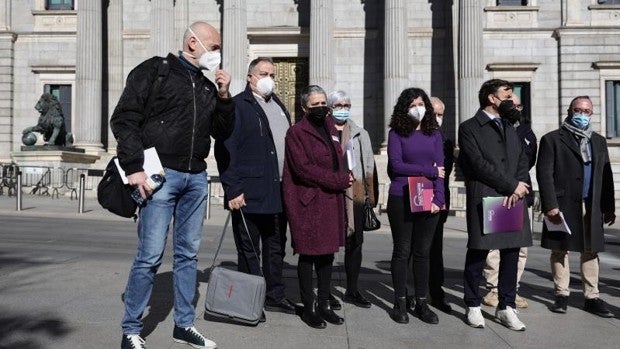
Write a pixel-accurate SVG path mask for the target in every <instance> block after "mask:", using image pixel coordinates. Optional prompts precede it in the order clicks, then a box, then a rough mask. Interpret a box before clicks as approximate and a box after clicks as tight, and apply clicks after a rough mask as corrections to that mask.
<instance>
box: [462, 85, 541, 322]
mask: <svg viewBox="0 0 620 349" xmlns="http://www.w3.org/2000/svg"><path fill="white" fill-rule="evenodd" d="M511 96H512V84H511V83H510V82H508V81H505V80H499V79H493V80H489V81H486V82H485V83H484V84H482V87H481V88H480V91H479V93H478V99H479V102H480V109H479V110H478V112H477V113H476V115H474V117H472V118H471V119H469V120H466V121H464V122H463V123H461V125H460V127H459V137H458V140H459V148H460V152H459V165H460V166H461V169H462V170H463V174H464V176H465V186H466V192H467V233H468V241H467V255H466V258H465V270H464V279H465V280H464V281H465V282H464V286H465V295H464V301H465V304H466V305H467V322H468V324H469V325H470V326H472V327H477V328H482V327H484V325H485V323H484V317H483V316H482V312H481V309H480V302H481V300H482V297H481V296H480V291H479V286H480V281H481V279H482V269H483V267H484V264H485V260H486V257H487V254H488V252H489V250H491V249H498V250H500V265H499V282H498V296H499V297H498V298H499V304H498V306H497V309H496V312H495V316H496V318H497V319H498V320H499V321H500V322H501V323H502V324H504V325H505V326H506V327H508V328H510V329H512V330H515V331H523V330H525V325H524V324H523V323H522V322H521V321H520V320H519V318H518V317H517V315H516V311H515V296H516V291H517V262H518V259H519V249H520V248H521V247H524V246H531V245H532V234H531V231H530V224H529V218H528V215H527V209H526V205H523V206H522V207H523V208H522V209H523V211H524V212H523V215H524V217H525V219H524V222H523V227H522V228H521V230H518V231H512V232H507V233H495V234H493V233H492V234H484V233H483V221H482V217H483V212H482V199H483V198H484V197H504V205H505V206H507V207H508V208H512V207H513V206H514V205H515V204H516V203H517V202H518V201H519V200H523V199H524V197H525V196H526V195H527V193H528V192H529V191H528V188H529V186H528V185H527V183H525V181H526V180H527V174H528V159H527V156H525V154H524V153H523V151H522V148H521V142H520V140H519V136H518V135H517V131H516V130H515V128H514V127H512V126H509V125H506V124H505V122H504V121H503V120H502V119H501V118H500V117H499V110H500V109H502V108H503V107H505V104H512V100H511V99H510V98H511ZM513 209H514V208H513Z"/></svg>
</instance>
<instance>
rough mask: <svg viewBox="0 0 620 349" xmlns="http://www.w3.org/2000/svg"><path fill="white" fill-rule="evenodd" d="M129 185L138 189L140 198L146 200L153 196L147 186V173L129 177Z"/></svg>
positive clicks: (133, 174)
mask: <svg viewBox="0 0 620 349" xmlns="http://www.w3.org/2000/svg"><path fill="white" fill-rule="evenodd" d="M127 183H128V184H129V185H131V186H132V187H136V188H138V191H139V192H140V196H142V198H143V199H146V198H147V197H149V196H150V195H151V188H150V187H149V186H148V185H147V184H146V173H144V171H141V172H136V173H132V174H130V175H129V176H127Z"/></svg>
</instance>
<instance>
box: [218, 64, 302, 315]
mask: <svg viewBox="0 0 620 349" xmlns="http://www.w3.org/2000/svg"><path fill="white" fill-rule="evenodd" d="M275 76H276V74H275V66H274V64H273V60H272V59H271V58H268V57H258V58H256V59H254V60H252V62H250V66H249V68H248V74H247V84H246V87H245V90H244V91H243V92H241V93H239V94H238V95H236V96H235V97H234V98H233V100H234V101H235V126H234V129H233V132H232V135H231V136H230V138H228V139H227V140H226V141H225V142H223V143H222V142H218V143H216V151H215V153H216V157H217V160H218V167H219V171H220V178H221V180H222V185H223V187H224V202H225V206H226V208H227V209H229V210H230V211H231V214H232V226H233V234H234V238H235V244H236V246H237V261H238V264H237V265H238V270H239V271H241V272H244V273H248V274H253V275H260V273H261V267H260V258H258V253H259V252H260V245H259V241H261V242H262V266H263V269H262V272H263V275H264V277H265V281H266V282H267V299H266V301H265V309H266V310H268V311H278V312H283V313H288V314H295V304H293V303H292V302H291V301H289V300H288V299H287V298H286V295H285V292H284V291H285V290H284V283H283V282H282V264H283V259H284V247H285V245H286V224H287V220H286V215H285V214H284V208H283V204H282V185H281V181H282V168H283V166H284V137H285V136H286V131H287V130H288V128H289V127H290V125H291V117H290V115H289V113H288V111H287V110H286V107H285V106H284V104H283V103H282V102H281V101H280V99H279V98H278V96H276V94H275V93H274V88H275V81H274V78H275ZM244 219H245V222H246V223H247V229H248V231H246V228H245V225H244ZM255 249H256V252H255ZM261 320H262V321H265V315H264V314H263V318H262V319H261Z"/></svg>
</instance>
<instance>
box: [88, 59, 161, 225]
mask: <svg viewBox="0 0 620 349" xmlns="http://www.w3.org/2000/svg"><path fill="white" fill-rule="evenodd" d="M169 72H170V65H169V64H168V61H167V60H166V59H165V58H163V59H161V60H160V61H159V66H158V68H157V78H156V79H155V81H154V82H153V85H152V86H151V91H150V92H149V98H148V99H147V101H146V106H145V108H144V110H145V114H146V116H147V117H149V116H150V114H151V112H152V109H153V102H154V101H155V98H156V97H157V94H158V93H159V89H160V87H161V85H162V84H163V82H164V81H165V79H166V77H167V76H168V73H169ZM114 159H116V156H115V157H113V158H112V159H111V160H110V162H108V165H107V166H106V168H105V173H104V174H103V177H102V178H101V182H99V185H98V186H97V201H99V204H100V205H101V207H103V208H105V209H107V210H108V211H110V212H112V213H114V214H116V215H119V216H121V217H126V218H133V219H134V220H136V218H137V215H136V209H137V208H138V204H137V203H136V202H135V201H134V200H133V198H132V197H131V193H132V192H133V190H134V188H133V187H132V186H130V185H129V184H124V183H123V180H122V179H121V175H120V173H119V172H118V168H117V167H116V164H115V163H114Z"/></svg>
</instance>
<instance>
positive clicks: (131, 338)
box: [121, 334, 146, 349]
mask: <svg viewBox="0 0 620 349" xmlns="http://www.w3.org/2000/svg"><path fill="white" fill-rule="evenodd" d="M121 349H146V344H145V342H144V339H142V337H140V335H137V334H124V335H123V339H122V340H121Z"/></svg>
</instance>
